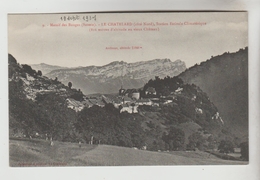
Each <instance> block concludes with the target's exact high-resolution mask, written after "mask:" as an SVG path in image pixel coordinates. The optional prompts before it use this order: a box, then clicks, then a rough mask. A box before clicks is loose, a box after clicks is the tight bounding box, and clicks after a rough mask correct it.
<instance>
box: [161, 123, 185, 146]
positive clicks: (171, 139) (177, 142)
mask: <svg viewBox="0 0 260 180" xmlns="http://www.w3.org/2000/svg"><path fill="white" fill-rule="evenodd" d="M162 140H163V141H164V142H165V143H167V144H169V150H173V151H176V150H180V149H181V148H183V146H184V140H185V133H184V131H183V130H181V129H179V128H175V127H171V129H170V131H169V133H168V135H166V133H164V134H163V136H162Z"/></svg>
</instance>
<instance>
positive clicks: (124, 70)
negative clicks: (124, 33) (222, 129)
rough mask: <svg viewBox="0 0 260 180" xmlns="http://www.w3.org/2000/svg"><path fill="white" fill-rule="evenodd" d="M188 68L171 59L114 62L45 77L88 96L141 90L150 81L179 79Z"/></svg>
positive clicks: (56, 71) (68, 70)
mask: <svg viewBox="0 0 260 180" xmlns="http://www.w3.org/2000/svg"><path fill="white" fill-rule="evenodd" d="M185 69H186V65H185V63H184V62H182V61H180V60H176V61H174V62H172V61H171V60H169V59H155V60H151V61H142V62H136V63H126V62H123V61H121V62H119V61H115V62H112V63H110V64H107V65H104V66H88V67H80V68H69V69H58V70H53V71H51V72H50V73H48V74H46V76H48V77H50V78H56V77H57V78H58V79H59V80H60V81H61V82H63V83H64V84H67V83H68V82H70V81H71V82H73V86H74V87H76V88H79V89H81V90H82V91H83V92H84V93H85V94H90V93H115V92H118V89H119V88H120V87H121V86H122V85H123V86H124V88H138V87H142V86H143V85H144V83H145V82H147V81H148V80H149V79H152V78H154V77H155V76H159V77H161V78H163V77H166V76H176V75H178V74H180V73H181V72H183V71H184V70H185Z"/></svg>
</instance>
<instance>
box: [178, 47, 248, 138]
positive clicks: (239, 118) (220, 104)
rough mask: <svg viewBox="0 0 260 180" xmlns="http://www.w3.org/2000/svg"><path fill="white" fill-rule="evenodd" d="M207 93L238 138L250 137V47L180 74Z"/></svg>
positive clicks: (226, 54)
mask: <svg viewBox="0 0 260 180" xmlns="http://www.w3.org/2000/svg"><path fill="white" fill-rule="evenodd" d="M179 77H180V78H182V79H183V81H184V82H186V83H193V84H195V85H197V86H199V87H200V88H201V89H202V90H203V91H205V92H206V93H207V94H208V96H209V97H210V99H211V100H212V101H213V102H214V104H215V105H216V106H217V108H218V110H219V112H220V114H221V116H222V118H223V120H224V121H225V123H227V126H228V127H229V129H228V131H231V132H232V133H233V134H234V135H235V136H237V137H239V138H241V139H246V138H247V137H248V48H247V47H246V48H245V49H240V50H239V51H238V52H235V53H229V52H226V53H224V54H222V55H219V56H215V57H212V58H211V59H210V60H207V61H206V62H202V63H201V64H200V65H195V66H193V67H191V68H189V69H187V70H186V71H185V72H183V73H181V74H180V75H179Z"/></svg>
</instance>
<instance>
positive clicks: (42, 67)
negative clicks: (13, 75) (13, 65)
mask: <svg viewBox="0 0 260 180" xmlns="http://www.w3.org/2000/svg"><path fill="white" fill-rule="evenodd" d="M30 66H31V67H32V68H33V69H37V70H41V71H42V74H43V75H45V74H47V73H49V72H51V71H53V70H57V69H67V67H62V66H54V65H49V64H45V63H40V64H30Z"/></svg>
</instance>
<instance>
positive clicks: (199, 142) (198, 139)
mask: <svg viewBox="0 0 260 180" xmlns="http://www.w3.org/2000/svg"><path fill="white" fill-rule="evenodd" d="M188 139H189V144H188V145H187V147H188V148H190V149H195V148H198V149H199V150H203V149H204V144H205V139H204V138H203V136H202V135H201V134H200V133H199V132H195V133H193V134H192V135H190V136H189V138H188Z"/></svg>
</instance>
